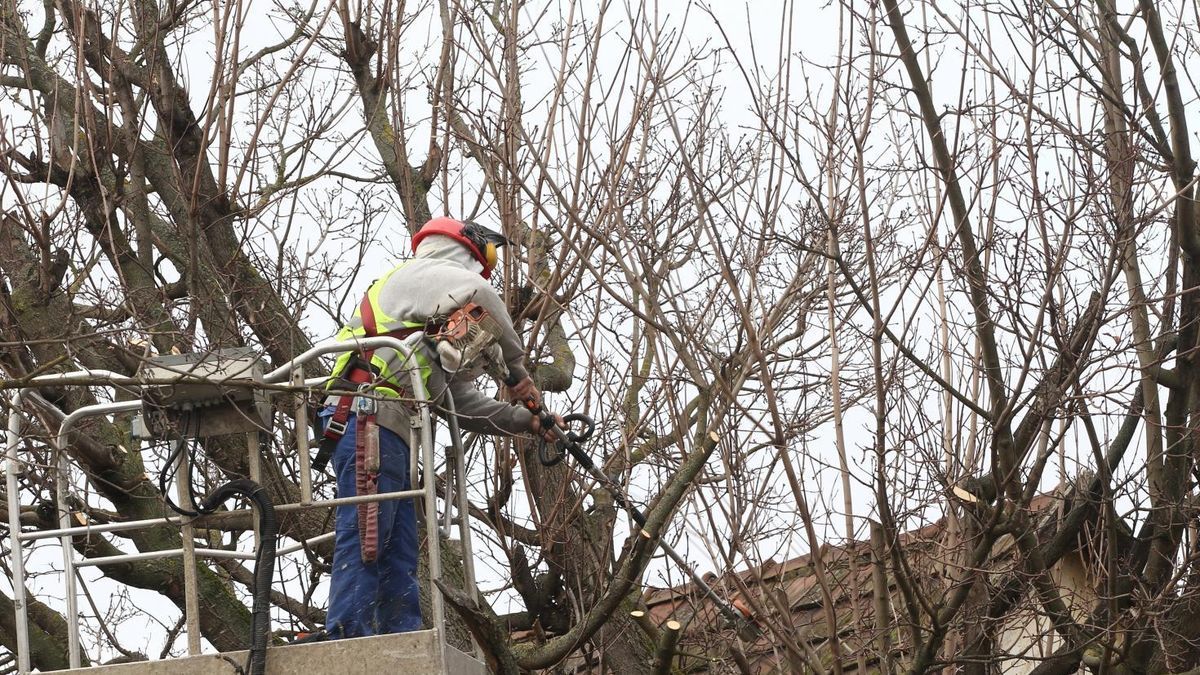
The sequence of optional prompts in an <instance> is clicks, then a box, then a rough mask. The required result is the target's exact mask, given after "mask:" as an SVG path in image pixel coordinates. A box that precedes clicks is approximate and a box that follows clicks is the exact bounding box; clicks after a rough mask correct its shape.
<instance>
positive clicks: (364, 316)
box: [314, 217, 561, 639]
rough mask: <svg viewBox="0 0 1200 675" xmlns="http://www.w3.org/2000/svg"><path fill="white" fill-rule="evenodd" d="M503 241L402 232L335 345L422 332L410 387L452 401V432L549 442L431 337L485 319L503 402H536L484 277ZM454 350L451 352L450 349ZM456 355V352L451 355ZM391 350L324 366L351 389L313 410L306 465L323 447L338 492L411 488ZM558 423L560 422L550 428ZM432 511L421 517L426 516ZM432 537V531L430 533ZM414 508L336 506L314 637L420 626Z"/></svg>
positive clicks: (448, 228) (402, 391)
mask: <svg viewBox="0 0 1200 675" xmlns="http://www.w3.org/2000/svg"><path fill="white" fill-rule="evenodd" d="M508 243H509V242H508V240H507V239H506V238H505V237H504V236H503V235H501V234H500V233H498V232H495V231H492V230H489V229H487V228H485V227H483V226H481V225H479V224H476V223H472V222H463V221H458V220H454V219H452V218H445V217H443V218H434V219H433V220H430V221H429V222H428V223H426V224H425V225H424V226H422V227H421V229H420V230H419V231H418V232H417V233H416V235H414V236H413V239H412V247H413V253H414V256H413V257H412V258H411V259H409V260H407V261H405V262H403V263H401V264H400V265H399V266H398V267H396V268H395V269H393V270H391V271H390V272H388V273H387V274H385V275H384V276H383V277H382V278H380V279H378V280H377V281H375V282H374V283H373V284H371V287H370V289H369V290H368V291H367V293H366V297H364V298H363V300H362V302H361V303H360V305H359V308H358V310H356V311H355V313H354V316H353V318H352V319H351V320H350V321H349V323H347V325H346V326H345V327H343V328H342V330H341V331H340V332H339V333H338V339H339V340H353V339H356V338H362V337H366V336H374V335H391V336H394V337H397V338H405V337H407V336H408V335H410V334H412V333H414V332H418V331H420V332H422V333H423V334H424V335H425V336H426V338H425V339H422V340H421V342H420V343H419V347H418V349H417V350H416V351H415V359H416V362H417V363H418V364H419V366H420V370H421V379H422V381H423V383H424V386H425V389H426V393H427V395H428V397H429V400H430V401H431V402H432V404H433V407H434V410H435V411H436V412H438V413H439V414H441V415H443V416H444V415H445V414H446V408H445V406H444V405H443V403H444V400H445V392H447V391H449V392H450V394H451V395H452V397H453V402H454V407H455V410H456V414H457V419H458V423H459V425H460V426H461V427H462V428H464V429H466V430H468V431H474V432H481V433H487V434H513V435H515V434H522V433H526V432H529V433H533V434H535V435H541V436H543V437H544V438H546V439H547V440H553V438H554V436H553V430H550V429H543V428H542V426H541V423H540V421H539V420H538V418H537V417H536V416H535V415H533V414H531V413H530V412H529V410H528V409H527V408H526V406H518V405H512V404H511V403H508V402H503V401H498V400H496V399H494V398H492V397H489V396H486V395H484V394H483V393H481V392H480V391H478V390H477V389H475V387H474V382H473V381H474V379H475V378H474V377H473V376H474V375H476V374H477V372H478V371H477V370H473V371H471V372H464V370H466V369H465V367H464V364H461V363H459V362H458V361H457V360H456V361H455V362H454V364H453V366H454V367H449V366H448V365H447V363H446V361H449V359H448V358H445V354H446V353H447V352H446V350H444V349H439V346H440V345H438V344H435V339H436V338H437V336H438V335H439V334H440V333H439V331H440V329H441V328H442V327H443V326H445V325H447V324H448V323H453V322H454V321H455V320H457V319H459V318H461V312H462V311H463V309H464V308H467V307H470V308H471V310H472V314H471V316H470V317H468V318H471V319H478V318H479V317H480V316H483V317H487V318H488V324H487V325H489V326H491V328H492V330H493V331H494V332H495V333H497V334H496V335H495V336H494V342H493V343H492V344H491V353H493V354H495V355H496V357H497V358H498V359H500V360H502V363H500V364H499V365H500V367H501V368H502V369H503V371H504V372H505V374H506V381H508V382H514V383H516V384H514V385H512V386H511V387H509V388H508V393H509V397H510V399H511V401H512V402H524V401H527V400H533V401H535V402H540V398H541V394H540V393H539V392H538V390H537V388H536V387H535V386H534V384H533V381H532V380H531V379H530V377H529V373H528V371H527V370H526V368H525V355H524V353H523V350H522V348H521V342H520V340H519V338H518V337H517V334H516V331H515V330H514V329H513V325H512V321H511V320H510V319H509V317H508V313H507V309H506V307H505V305H504V302H503V301H502V300H501V299H500V297H499V296H498V295H497V294H496V292H495V291H494V290H493V289H492V286H491V284H490V283H489V282H488V279H490V278H491V274H492V271H493V270H494V269H495V267H496V255H497V249H498V248H499V247H501V246H504V245H505V244H508ZM456 354H457V352H456ZM458 355H459V356H461V354H458ZM403 368H404V366H403V363H402V358H401V356H400V354H399V353H398V352H397V351H396V350H393V349H390V348H386V349H376V350H367V351H359V352H348V353H345V354H343V355H342V357H341V358H340V359H339V360H338V361H337V363H336V364H335V366H334V371H333V375H334V379H333V380H332V382H333V384H332V387H331V388H332V389H335V390H338V391H343V392H344V391H357V392H359V393H360V395H358V396H354V395H331V396H330V397H329V398H328V399H326V407H325V408H324V410H323V411H322V413H321V414H322V417H323V419H324V423H325V424H324V429H325V432H324V434H325V435H324V438H323V440H322V444H323V448H322V452H323V453H324V454H325V455H326V457H322V455H321V453H319V454H318V457H317V460H316V462H315V463H314V465H315V466H318V468H321V467H320V465H322V464H323V462H324V461H327V457H328V455H329V454H330V453H329V451H330V450H331V451H332V460H333V468H334V473H335V475H336V476H337V489H338V495H339V496H341V497H348V496H351V495H356V494H367V493H382V492H394V491H398V490H408V489H410V486H411V481H410V478H411V477H410V476H409V475H408V473H409V471H408V467H409V448H410V443H409V442H408V435H409V433H410V432H411V426H410V424H409V420H410V415H413V414H415V409H414V408H413V407H412V399H413V392H412V388H411V383H410V379H409V376H408V375H407V372H406V371H405V370H404V369H403ZM559 422H560V424H561V418H560V420H559ZM432 517H433V514H426V518H432ZM433 536H436V535H433ZM417 546H418V544H417V524H416V511H415V500H412V499H402V500H389V501H384V502H379V503H372V504H358V505H344V506H339V507H338V508H337V516H336V522H335V544H334V552H333V570H332V573H331V578H330V589H329V612H328V616H327V618H326V631H325V634H324V636H322V637H325V638H328V639H339V638H351V637H360V636H366V635H376V634H382V633H398V632H405V631H412V630H419V629H421V628H422V624H421V607H420V600H419V594H418V586H417Z"/></svg>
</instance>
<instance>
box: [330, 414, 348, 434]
mask: <svg viewBox="0 0 1200 675" xmlns="http://www.w3.org/2000/svg"><path fill="white" fill-rule="evenodd" d="M345 435H346V420H341V421H338V420H337V419H334V418H332V417H330V418H329V423H328V424H327V425H325V436H336V437H337V438H341V437H342V436H345Z"/></svg>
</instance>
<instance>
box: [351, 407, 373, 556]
mask: <svg viewBox="0 0 1200 675" xmlns="http://www.w3.org/2000/svg"><path fill="white" fill-rule="evenodd" d="M354 427H355V434H356V436H355V444H354V488H355V494H357V495H360V496H361V495H374V494H379V428H378V427H376V426H375V415H358V416H357V417H356V418H355V424H354ZM372 435H373V436H374V438H369V437H370V436H372ZM372 454H374V457H371V456H370V455H372ZM372 465H373V466H372ZM358 543H359V552H360V553H361V555H362V561H363V562H364V563H366V564H368V565H369V564H371V563H373V562H375V559H376V558H377V557H378V555H379V502H364V503H362V504H359V505H358Z"/></svg>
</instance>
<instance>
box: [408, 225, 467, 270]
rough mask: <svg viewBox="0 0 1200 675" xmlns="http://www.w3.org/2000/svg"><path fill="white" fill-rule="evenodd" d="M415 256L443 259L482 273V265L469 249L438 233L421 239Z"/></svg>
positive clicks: (427, 258) (426, 258)
mask: <svg viewBox="0 0 1200 675" xmlns="http://www.w3.org/2000/svg"><path fill="white" fill-rule="evenodd" d="M415 257H416V258H418V259H422V260H445V261H448V262H452V263H456V264H458V265H461V266H462V267H465V268H466V269H467V270H469V271H471V272H474V273H476V274H482V273H483V265H482V264H480V262H479V261H478V260H476V259H475V256H474V255H471V251H470V249H468V248H467V247H466V246H463V245H462V244H460V243H458V242H457V241H455V240H453V239H451V238H450V237H444V236H442V235H440V234H432V235H429V236H428V237H426V238H424V239H422V240H421V243H420V244H419V245H418V246H417V252H416V256H415Z"/></svg>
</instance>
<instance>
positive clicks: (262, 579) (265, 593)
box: [158, 440, 279, 675]
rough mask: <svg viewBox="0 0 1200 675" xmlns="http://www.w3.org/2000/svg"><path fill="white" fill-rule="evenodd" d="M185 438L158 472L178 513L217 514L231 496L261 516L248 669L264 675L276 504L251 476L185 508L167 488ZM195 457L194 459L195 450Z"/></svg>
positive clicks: (276, 531)
mask: <svg viewBox="0 0 1200 675" xmlns="http://www.w3.org/2000/svg"><path fill="white" fill-rule="evenodd" d="M185 445H186V442H185V441H182V440H180V441H178V442H177V443H176V445H175V448H174V450H172V452H171V454H170V456H169V457H168V458H167V461H166V466H165V468H164V470H163V472H162V473H161V474H159V479H158V486H159V489H160V491H161V492H162V495H163V499H165V500H166V502H167V506H169V507H171V510H173V511H175V512H176V513H178V514H180V515H184V516H188V517H193V518H194V517H196V516H203V515H208V514H211V513H215V512H216V510H217V508H218V507H219V506H220V505H221V504H222V503H224V502H225V500H227V499H229V498H230V497H238V496H240V497H242V498H244V499H245V500H246V501H248V502H250V505H251V506H252V507H253V509H254V512H255V513H256V514H257V515H258V534H259V545H258V550H257V551H256V552H255V556H254V589H253V595H254V604H253V606H252V608H251V610H250V657H249V664H248V666H247V670H248V671H249V673H250V675H263V673H265V672H266V668H267V636H268V635H269V634H270V631H271V580H272V579H273V578H274V576H275V549H276V547H277V545H278V539H279V536H278V535H279V521H278V520H276V518H275V505H274V504H272V503H271V498H270V497H269V496H268V495H267V491H266V489H265V488H264V487H263V486H261V485H259V484H258V483H255V482H254V481H252V480H250V479H248V478H238V479H235V480H231V481H229V482H228V483H225V484H223V485H220V486H218V487H217V488H216V489H215V490H213V491H212V492H211V493H210V494H209V495H208V496H207V497H205V498H204V500H203V501H201V502H200V503H196V500H195V498H194V497H193V498H192V500H191V506H192V509H185V508H183V507H181V506H180V505H178V504H176V503H175V502H174V501H173V500H172V499H171V497H170V493H169V492H168V491H167V482H168V478H169V475H170V474H171V473H173V470H172V469H173V466H174V463H175V460H176V458H177V457H178V456H179V453H181V452H183V449H184V446H185ZM191 454H192V455H193V457H192V459H193V460H194V459H195V457H194V452H193V453H191ZM193 463H194V462H188V465H187V466H188V471H187V474H188V475H187V476H186V477H185V480H187V482H188V494H189V495H190V494H191V483H192V475H191V467H192V464H193Z"/></svg>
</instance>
